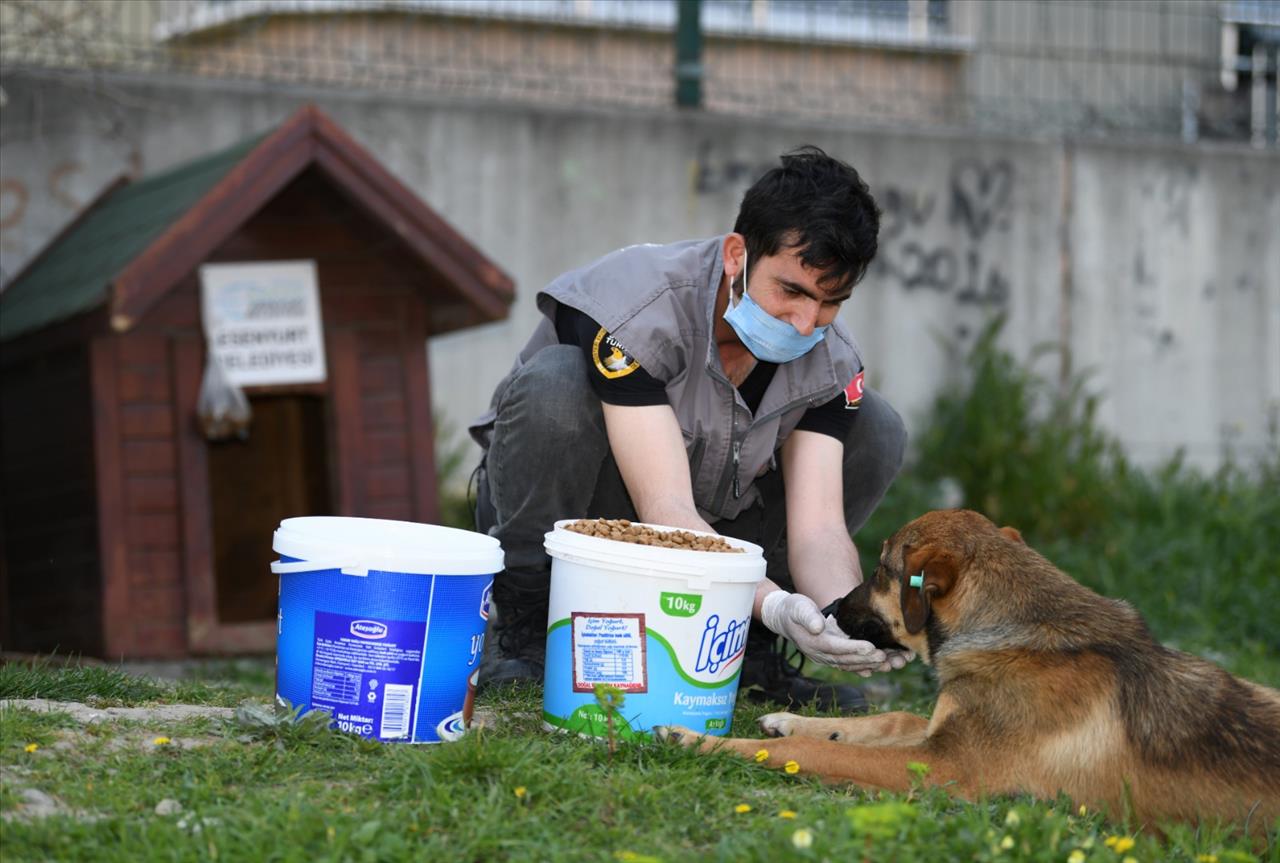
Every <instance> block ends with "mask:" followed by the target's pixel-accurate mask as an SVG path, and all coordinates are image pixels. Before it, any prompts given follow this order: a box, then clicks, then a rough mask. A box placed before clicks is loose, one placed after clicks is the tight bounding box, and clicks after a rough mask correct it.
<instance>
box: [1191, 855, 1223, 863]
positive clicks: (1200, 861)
mask: <svg viewBox="0 0 1280 863" xmlns="http://www.w3.org/2000/svg"><path fill="white" fill-rule="evenodd" d="M1196 863H1218V855H1217V854H1197V855H1196Z"/></svg>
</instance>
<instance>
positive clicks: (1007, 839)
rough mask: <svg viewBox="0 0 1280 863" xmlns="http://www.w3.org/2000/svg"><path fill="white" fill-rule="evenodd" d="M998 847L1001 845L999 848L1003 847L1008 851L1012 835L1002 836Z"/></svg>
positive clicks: (1011, 845)
mask: <svg viewBox="0 0 1280 863" xmlns="http://www.w3.org/2000/svg"><path fill="white" fill-rule="evenodd" d="M1000 847H1001V848H1003V849H1004V850H1006V851H1008V850H1009V849H1010V848H1012V847H1013V837H1012V836H1006V837H1004V838H1003V839H1001V840H1000Z"/></svg>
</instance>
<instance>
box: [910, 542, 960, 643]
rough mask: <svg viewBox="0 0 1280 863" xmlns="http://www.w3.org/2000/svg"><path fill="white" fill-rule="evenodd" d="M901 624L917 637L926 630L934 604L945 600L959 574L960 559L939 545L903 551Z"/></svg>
mask: <svg viewBox="0 0 1280 863" xmlns="http://www.w3.org/2000/svg"><path fill="white" fill-rule="evenodd" d="M902 561H903V570H902V588H901V593H902V622H903V625H905V626H906V627H907V632H909V633H911V634H912V635H914V634H915V633H917V632H919V631H920V630H922V629H924V625H925V623H927V622H928V620H929V615H930V613H931V610H932V604H933V602H934V601H935V600H937V599H939V598H940V597H943V596H946V595H947V593H949V592H950V590H951V587H952V585H954V584H955V581H956V575H957V574H958V573H959V572H960V559H959V558H958V557H957V556H956V555H955V554H954V553H953V552H951V551H950V550H948V549H945V548H942V547H940V546H937V545H933V544H929V545H923V546H921V547H920V548H912V547H911V546H909V545H908V546H904V547H903V549H902ZM912 576H919V579H918V584H919V586H918V587H916V586H912V584H911V579H912Z"/></svg>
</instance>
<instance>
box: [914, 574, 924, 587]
mask: <svg viewBox="0 0 1280 863" xmlns="http://www.w3.org/2000/svg"><path fill="white" fill-rule="evenodd" d="M911 586H912V587H924V572H923V571H921V572H919V573H917V574H915V575H913V576H911Z"/></svg>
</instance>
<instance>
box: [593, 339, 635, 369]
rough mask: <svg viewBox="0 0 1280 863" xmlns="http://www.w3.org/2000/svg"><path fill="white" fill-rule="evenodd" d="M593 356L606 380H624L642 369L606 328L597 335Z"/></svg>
mask: <svg viewBox="0 0 1280 863" xmlns="http://www.w3.org/2000/svg"><path fill="white" fill-rule="evenodd" d="M591 356H592V358H593V359H594V360H595V361H596V369H597V370H598V371H599V372H600V374H602V375H604V376H605V377H606V378H624V377H626V376H627V375H629V374H631V373H632V372H634V371H635V370H636V369H638V368H640V363H638V362H636V361H635V360H634V359H632V357H631V355H630V354H628V353H627V351H626V349H625V348H623V347H622V345H620V344H618V340H617V339H615V338H614V337H613V336H611V335H609V334H608V333H607V332H605V329H604V327H601V328H600V332H598V333H596V338H595V342H594V343H593V344H592V351H591Z"/></svg>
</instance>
